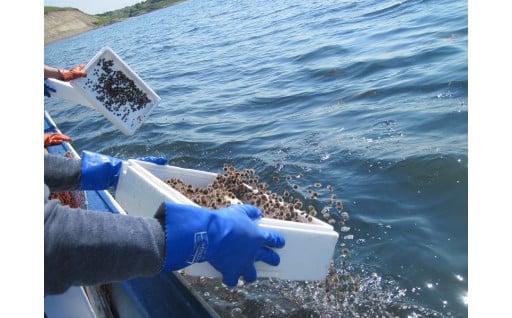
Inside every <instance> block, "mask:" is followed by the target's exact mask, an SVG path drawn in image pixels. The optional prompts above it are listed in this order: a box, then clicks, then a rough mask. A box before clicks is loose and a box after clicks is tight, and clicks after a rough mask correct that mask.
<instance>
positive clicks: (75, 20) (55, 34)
mask: <svg viewBox="0 0 512 318" xmlns="http://www.w3.org/2000/svg"><path fill="white" fill-rule="evenodd" d="M94 21H96V17H94V16H91V15H88V14H85V13H83V12H82V11H80V10H62V11H53V12H48V13H45V15H44V45H47V44H50V43H53V42H57V41H59V40H62V39H65V38H69V37H72V36H75V35H78V34H80V33H83V32H87V31H90V30H92V29H95V28H97V27H98V26H96V25H95V24H94V23H93V22H94Z"/></svg>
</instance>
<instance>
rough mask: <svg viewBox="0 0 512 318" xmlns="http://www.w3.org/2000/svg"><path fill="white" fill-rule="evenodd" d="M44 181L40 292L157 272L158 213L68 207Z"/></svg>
mask: <svg viewBox="0 0 512 318" xmlns="http://www.w3.org/2000/svg"><path fill="white" fill-rule="evenodd" d="M48 194H49V189H48V188H47V187H46V186H45V206H44V293H45V295H51V294H60V293H63V292H65V291H66V290H67V289H68V288H69V287H71V286H87V285H96V284H101V283H109V282H114V281H122V280H126V279H130V278H134V277H140V276H151V275H155V274H158V273H159V272H160V270H161V269H162V266H163V263H164V260H165V245H166V243H165V231H164V225H163V224H162V223H161V221H159V220H158V219H156V218H144V217H138V216H130V215H121V214H113V213H109V212H95V211H89V210H83V209H76V208H70V207H68V206H64V205H61V204H60V201H59V200H56V199H54V200H49V199H47V198H48Z"/></svg>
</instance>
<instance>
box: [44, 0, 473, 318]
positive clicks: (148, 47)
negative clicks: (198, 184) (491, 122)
mask: <svg viewBox="0 0 512 318" xmlns="http://www.w3.org/2000/svg"><path fill="white" fill-rule="evenodd" d="M104 46H109V47H110V48H112V49H113V50H114V51H115V52H116V53H117V54H118V55H119V56H120V57H121V58H122V59H123V60H124V61H125V62H126V63H127V64H128V65H129V66H130V67H131V68H132V69H133V70H134V71H135V72H136V73H137V74H138V75H139V76H140V77H141V78H142V79H143V80H144V81H145V82H146V83H147V84H148V85H149V86H150V87H151V88H152V89H153V90H154V91H155V92H156V93H157V94H158V95H159V96H160V97H161V102H160V103H159V104H158V106H157V107H156V108H154V110H153V112H152V113H151V115H150V117H149V118H148V119H147V121H146V122H145V123H144V124H143V125H142V126H141V127H140V128H139V129H138V130H137V132H136V133H135V134H134V135H132V136H126V135H124V134H122V133H121V132H120V131H119V130H118V129H117V128H116V127H115V126H114V125H113V124H111V123H110V122H109V121H108V120H107V119H106V118H105V117H104V116H103V115H101V114H100V113H99V112H98V111H96V110H94V109H92V108H88V107H84V106H81V105H75V104H73V103H71V102H69V101H65V100H59V99H57V98H45V110H47V111H48V112H49V113H50V115H51V116H52V118H53V119H54V121H55V122H56V124H57V125H58V127H59V128H60V130H61V131H62V132H63V133H65V134H67V135H69V136H71V137H72V138H73V142H72V145H73V147H74V148H75V149H76V150H77V151H78V152H80V151H82V150H91V151H97V152H101V153H104V154H108V155H112V156H116V157H120V158H133V157H138V156H145V155H155V156H165V157H167V158H169V164H171V165H176V166H180V167H185V168H193V169H198V170H206V171H211V172H222V168H223V165H224V164H225V163H227V164H231V165H234V166H235V167H236V168H238V169H245V168H251V169H255V171H256V174H257V175H258V176H259V177H260V181H264V182H267V183H268V184H269V185H270V190H272V191H274V192H276V193H281V192H282V191H284V190H285V189H289V188H291V187H292V185H293V184H297V185H298V186H299V188H298V189H297V190H295V191H296V192H295V196H296V197H300V198H302V199H303V200H304V202H306V203H307V204H312V205H314V206H315V207H316V208H317V210H323V209H326V208H329V204H328V199H329V196H330V195H331V194H330V192H329V191H327V190H326V188H325V186H326V185H331V186H332V187H333V191H332V192H333V193H335V194H336V196H337V199H338V200H341V201H342V202H343V211H344V212H347V213H348V214H349V215H350V219H349V220H348V221H347V222H345V226H346V227H342V226H341V225H339V224H338V223H337V224H335V225H334V227H335V230H336V231H338V232H339V234H340V239H339V241H338V243H337V245H336V251H335V254H334V258H333V264H334V267H335V269H336V272H337V273H338V274H339V275H340V277H341V283H340V285H339V286H336V287H333V288H331V289H327V288H326V287H325V284H324V285H322V284H320V283H317V282H279V281H277V280H265V279H261V280H258V282H257V283H255V284H252V285H248V286H242V287H240V289H239V291H238V292H236V291H235V292H227V291H223V289H222V288H219V284H218V282H201V283H200V284H198V286H197V289H198V291H199V292H200V294H201V295H202V296H203V297H204V298H205V300H206V301H207V302H208V303H209V304H210V305H212V306H213V307H214V308H215V309H216V310H217V311H218V312H219V313H220V314H221V315H222V316H223V317H466V316H467V315H468V303H467V293H468V4H467V1H461V0H456V1H451V0H450V1H448V0H437V1H429V0H402V1H397V0H384V1H376V0H371V1H370V0H362V1H338V0H336V1H334V0H324V1H304V0H290V1H261V0H252V1H242V0H240V1H218V0H213V1H204V0H188V1H184V2H181V3H179V4H177V5H174V6H171V7H168V8H165V9H161V10H158V11H154V12H151V13H148V14H145V15H142V16H138V17H133V18H130V19H127V20H125V21H123V22H119V23H116V24H113V25H109V26H105V27H102V28H100V29H97V30H94V31H90V32H87V33H84V34H81V35H79V36H76V37H73V38H69V39H66V40H63V41H60V42H57V43H54V44H51V45H49V46H46V47H45V49H44V60H45V63H46V64H49V65H53V66H58V67H62V68H71V67H73V66H76V65H78V64H81V63H87V62H88V61H89V60H91V59H92V58H93V56H94V55H95V54H96V53H97V52H98V51H99V50H101V49H102V48H103V47H104ZM276 175H279V176H282V178H280V180H281V181H280V182H273V176H276ZM284 176H292V180H287V179H286V178H284ZM299 176H301V178H298V177H299ZM316 183H319V184H321V185H322V187H321V188H318V190H317V191H318V194H319V195H318V197H317V198H316V199H312V198H310V195H309V193H308V189H313V188H314V187H315V186H316V185H315V184H316ZM324 211H325V210H324ZM330 212H331V214H332V216H331V217H334V218H338V219H339V216H340V212H339V211H337V210H335V209H331V210H330ZM317 217H318V218H319V219H324V218H323V215H322V214H320V215H318V216H317ZM325 221H327V219H325ZM347 228H348V229H347ZM304 257H305V258H307V257H308V255H304ZM193 283H194V282H193ZM235 294H236V295H235ZM235 296H236V297H235ZM230 297H231V298H230Z"/></svg>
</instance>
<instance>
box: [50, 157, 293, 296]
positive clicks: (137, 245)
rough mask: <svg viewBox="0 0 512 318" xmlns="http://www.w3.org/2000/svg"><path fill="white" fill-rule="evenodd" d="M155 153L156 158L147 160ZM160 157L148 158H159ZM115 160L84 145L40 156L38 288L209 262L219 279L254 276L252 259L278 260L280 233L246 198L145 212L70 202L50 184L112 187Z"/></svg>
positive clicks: (54, 289) (61, 288)
mask: <svg viewBox="0 0 512 318" xmlns="http://www.w3.org/2000/svg"><path fill="white" fill-rule="evenodd" d="M154 159H157V160H154ZM159 159H163V158H155V157H151V158H149V161H153V162H157V163H160V164H162V163H164V164H165V162H166V160H165V159H163V160H164V161H165V162H159V161H160V160H159ZM121 166H122V160H120V159H118V158H114V157H111V156H107V155H103V154H99V153H94V152H89V151H84V152H82V154H81V158H68V157H64V156H56V155H51V154H45V156H44V294H45V296H46V295H53V294H61V293H64V292H65V291H66V290H67V289H68V288H69V287H71V286H88V285H96V284H105V283H110V282H115V281H123V280H127V279H131V278H135V277H141V276H152V275H157V274H159V273H162V272H170V271H175V270H179V269H182V268H184V267H186V266H188V265H190V264H193V263H197V262H205V261H207V262H209V263H210V264H211V265H212V266H213V267H214V268H215V269H217V270H218V271H219V272H220V273H221V274H222V279H223V283H224V284H226V285H227V286H230V287H233V286H236V285H237V283H238V280H239V279H240V278H242V279H244V281H246V282H249V283H250V282H253V281H255V280H256V278H257V277H256V276H257V274H256V269H255V267H254V263H255V262H256V261H263V262H265V263H268V264H270V265H273V266H277V265H279V262H280V258H279V255H278V254H277V253H276V252H275V251H274V250H273V248H281V247H283V246H284V245H285V240H284V237H282V236H281V235H280V234H278V233H276V232H273V231H268V230H266V229H263V228H261V227H259V226H258V225H257V224H256V223H255V222H254V220H255V219H257V218H260V217H261V216H262V212H261V211H260V210H259V209H258V208H257V207H255V206H253V205H248V204H240V205H231V206H229V207H226V208H222V209H218V210H211V209H207V208H202V207H197V206H191V205H183V204H177V203H173V202H162V203H161V205H160V207H159V208H158V209H157V211H155V215H154V217H152V218H149V217H140V216H131V215H124V214H117V213H109V212H102V211H91V210H86V209H81V208H71V207H69V206H65V205H62V204H61V203H60V201H59V200H58V199H50V197H49V194H50V193H51V192H59V191H74V190H104V189H109V188H111V187H113V188H115V187H116V185H117V181H118V178H119V173H120V170H121Z"/></svg>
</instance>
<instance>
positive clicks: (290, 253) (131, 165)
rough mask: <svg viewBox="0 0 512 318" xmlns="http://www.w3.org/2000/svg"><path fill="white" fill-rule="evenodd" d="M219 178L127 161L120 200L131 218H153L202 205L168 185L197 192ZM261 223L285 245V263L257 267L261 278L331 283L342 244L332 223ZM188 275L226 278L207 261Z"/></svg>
mask: <svg viewBox="0 0 512 318" xmlns="http://www.w3.org/2000/svg"><path fill="white" fill-rule="evenodd" d="M216 176H217V174H216V173H211V172H205V171H200V170H193V169H185V168H180V167H175V166H169V165H157V164H153V163H148V162H142V161H137V160H128V161H127V162H125V163H124V164H123V168H122V171H121V174H120V177H119V182H118V185H117V189H116V191H115V199H116V201H118V203H119V204H120V205H121V206H122V207H123V209H125V210H126V212H127V213H128V214H131V215H140V216H146V217H153V216H154V214H155V212H156V210H157V209H158V207H159V206H160V204H161V203H162V202H163V201H171V202H175V203H182V204H189V205H197V204H195V203H194V202H192V201H191V200H190V199H188V198H187V197H185V196H184V195H182V194H181V193H180V192H178V191H177V190H175V189H173V188H172V187H171V186H169V185H168V184H166V183H165V180H168V179H171V178H178V179H180V180H181V181H183V182H185V183H187V184H190V185H192V186H194V187H206V186H207V185H208V184H210V183H212V182H213V181H214V179H215V178H216ZM256 222H257V223H258V224H259V226H261V227H263V228H266V229H269V230H273V231H276V232H278V233H280V234H281V235H283V236H284V238H285V240H286V244H285V246H284V247H283V248H279V249H278V248H276V249H274V250H275V251H276V252H277V253H278V254H279V256H280V258H281V262H280V264H279V265H278V266H271V265H268V264H266V263H264V262H256V264H255V266H256V270H257V273H258V277H274V278H280V279H285V280H301V281H306V280H307V281H316V280H323V279H325V278H326V276H327V275H328V271H329V266H330V264H331V261H332V257H333V253H334V248H335V245H336V242H337V241H338V233H337V232H336V231H334V229H333V227H332V226H331V225H330V224H327V223H325V222H323V221H321V220H319V219H317V218H313V221H312V222H310V223H301V222H295V221H284V220H277V219H270V218H262V219H260V220H258V221H256ZM183 272H185V273H186V274H188V275H192V276H206V277H220V276H221V275H220V273H219V272H218V271H217V270H215V269H214V268H213V267H212V266H211V265H210V264H209V263H207V262H202V263H196V264H192V265H190V266H189V267H187V268H185V269H183Z"/></svg>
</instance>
